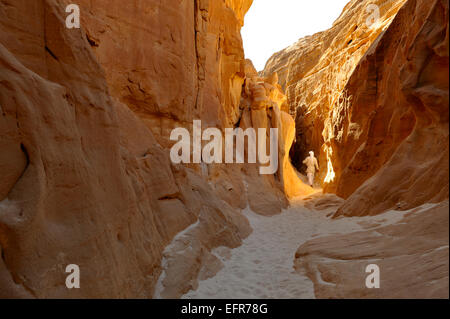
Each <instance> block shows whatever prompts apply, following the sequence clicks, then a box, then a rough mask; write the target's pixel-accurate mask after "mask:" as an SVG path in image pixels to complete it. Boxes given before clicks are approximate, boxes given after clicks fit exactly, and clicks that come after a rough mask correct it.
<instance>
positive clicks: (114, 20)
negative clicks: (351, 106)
mask: <svg viewBox="0 0 450 319" xmlns="http://www.w3.org/2000/svg"><path fill="white" fill-rule="evenodd" d="M79 2H80V7H81V18H82V28H81V29H67V28H66V27H65V17H66V15H67V14H66V13H65V7H66V5H67V4H68V3H69V2H68V1H56V0H46V1H33V2H30V1H25V0H21V1H14V2H10V1H2V2H1V3H0V17H1V19H0V20H1V25H2V28H1V30H2V31H1V32H0V42H1V45H0V61H1V72H0V86H1V90H0V105H1V111H0V124H1V125H0V132H1V137H0V147H1V152H0V153H1V155H0V175H1V186H0V201H1V202H0V246H1V248H0V249H1V256H2V258H1V260H0V287H1V289H0V297H37V298H49V297H51V298H72V297H84V298H88V297H95V298H98V297H103V298H105V297H112V298H118V297H121V298H125V297H133V298H149V297H152V296H153V295H154V290H155V286H156V284H157V281H158V278H159V276H160V274H161V261H162V258H163V251H164V248H165V247H166V246H168V245H169V244H170V243H171V242H172V241H173V239H174V237H175V236H176V234H178V233H180V232H181V231H182V230H186V229H187V230H186V233H187V235H188V238H187V239H186V238H185V240H184V244H185V245H188V246H190V248H191V249H192V253H191V254H190V255H189V256H186V255H183V254H178V255H177V256H176V258H175V259H171V262H170V263H169V267H168V268H167V269H166V272H173V271H176V270H179V271H180V272H179V273H178V275H177V276H170V278H169V279H167V280H163V286H164V289H163V291H162V292H161V294H162V295H164V296H171V297H174V296H175V297H176V296H179V295H181V294H182V293H184V292H186V291H187V289H189V288H190V287H191V286H192V285H195V282H196V280H197V279H196V278H197V276H198V273H199V272H200V271H201V269H203V268H205V267H207V266H206V265H204V264H205V263H207V262H208V260H209V259H210V258H208V252H209V251H210V250H211V249H212V248H214V247H217V246H227V247H236V246H238V245H240V243H241V240H242V239H243V238H245V237H246V236H247V235H248V234H249V233H250V231H251V229H250V227H249V224H248V221H247V220H246V219H245V218H244V217H243V216H242V215H241V214H240V212H239V209H238V208H239V207H242V206H244V207H245V205H246V200H247V199H246V198H245V196H243V197H244V200H243V201H241V200H240V196H239V195H237V196H234V198H231V197H229V196H230V195H228V197H226V196H225V195H224V192H221V191H220V190H216V189H215V188H218V187H219V186H221V187H222V188H225V186H224V185H225V184H226V183H227V178H226V176H225V177H224V178H223V179H221V183H222V185H220V183H216V184H212V183H208V180H207V179H206V178H204V177H203V176H202V175H201V173H200V172H199V171H200V170H199V168H198V167H188V166H183V165H173V164H171V162H170V159H169V155H168V149H167V145H166V144H165V141H164V139H167V137H168V136H169V135H168V133H167V130H168V129H169V128H170V127H171V126H174V125H175V124H177V125H178V123H187V122H189V121H191V120H192V119H193V118H196V117H199V118H201V119H202V120H204V121H205V122H207V123H209V124H217V125H219V126H220V125H222V126H225V125H228V124H230V123H234V121H235V120H236V119H237V118H238V115H237V114H238V113H239V102H240V96H241V88H242V84H243V81H244V76H245V74H244V67H245V61H244V59H243V51H242V46H241V40H240V35H239V29H240V26H241V25H242V18H243V15H244V13H245V12H246V10H247V9H248V7H249V5H250V3H251V1H209V2H208V1H194V2H192V1H182V2H180V1H171V2H170V3H169V2H168V1H164V3H162V2H160V1H150V2H151V5H148V6H147V5H145V4H144V2H141V1H127V2H126V3H124V2H123V1H95V2H94V1H79ZM205 15H206V16H205ZM210 21H211V23H209V22H210ZM216 51H218V52H219V53H220V54H217V53H216ZM230 78H231V79H233V80H232V81H230ZM233 103H234V104H233ZM223 105H227V106H228V108H225V107H223ZM186 125H187V124H186ZM169 132H170V130H169ZM158 142H159V143H158ZM231 174H232V173H230V175H231ZM236 175H237V173H236ZM237 176H239V175H237ZM230 180H231V184H232V187H231V189H230V188H229V187H226V189H227V192H228V193H233V192H236V193H237V194H241V193H242V192H241V191H242V190H244V193H245V189H244V186H243V179H242V178H241V177H240V178H239V179H237V178H236V177H235V176H234V177H233V178H232V177H230ZM254 183H256V181H255V182H254ZM226 186H228V185H226ZM280 194H281V195H283V194H282V193H281V191H280ZM236 198H237V200H236ZM283 198H284V197H283V196H280V199H278V201H279V202H280V204H279V205H278V206H277V205H276V206H277V207H278V209H280V207H282V205H286V204H285V203H282V202H283ZM284 201H285V199H284ZM229 202H230V203H232V205H230V204H229ZM189 226H190V227H189ZM181 248H182V247H180V249H181ZM69 264H77V265H79V267H80V271H81V278H82V282H81V289H73V290H69V289H67V288H66V285H65V279H66V276H67V274H66V273H65V268H66V266H67V265H69ZM30 265H33V267H30ZM171 265H173V266H171ZM177 265H185V267H183V268H182V269H177V267H178V266H177Z"/></svg>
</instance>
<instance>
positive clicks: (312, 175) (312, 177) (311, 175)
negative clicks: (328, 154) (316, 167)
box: [308, 173, 314, 186]
mask: <svg viewBox="0 0 450 319" xmlns="http://www.w3.org/2000/svg"><path fill="white" fill-rule="evenodd" d="M308 184H309V185H311V186H312V185H314V173H308Z"/></svg>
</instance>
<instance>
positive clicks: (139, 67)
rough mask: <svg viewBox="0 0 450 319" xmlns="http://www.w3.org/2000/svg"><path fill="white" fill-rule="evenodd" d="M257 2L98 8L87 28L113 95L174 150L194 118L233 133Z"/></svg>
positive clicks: (91, 6)
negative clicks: (248, 17) (177, 136)
mask: <svg viewBox="0 0 450 319" xmlns="http://www.w3.org/2000/svg"><path fill="white" fill-rule="evenodd" d="M252 2H253V0H220V1H216V0H206V1H204V0H193V1H179V0H169V1H157V0H149V1H137V0H132V1H127V2H126V3H125V4H124V3H123V2H121V1H112V2H111V1H108V0H100V1H90V0H81V1H79V4H80V6H81V10H82V12H83V13H84V14H83V15H82V25H83V26H84V28H85V30H86V33H87V37H88V38H89V39H90V43H91V45H92V46H93V51H94V52H95V54H96V56H97V59H98V61H99V63H100V64H101V65H102V67H103V68H104V69H105V73H106V79H107V82H108V84H109V87H110V91H111V94H112V95H113V96H114V97H116V98H117V99H119V100H120V101H121V102H123V103H124V104H126V105H127V106H128V107H129V108H130V109H131V110H133V111H134V112H135V113H136V114H138V115H139V117H140V118H141V119H143V121H144V123H146V125H147V126H148V127H149V128H150V129H151V130H152V132H153V133H154V134H155V137H156V138H157V140H158V141H159V142H160V143H161V144H163V145H165V146H167V143H168V141H167V140H168V138H169V136H170V131H171V130H172V129H173V128H174V127H180V126H182V127H186V128H189V126H190V125H192V121H193V120H194V119H201V120H202V121H203V122H204V124H205V125H208V126H210V127H232V126H233V125H234V124H236V123H237V122H238V119H239V103H240V96H241V89H242V84H243V82H244V76H245V73H244V67H245V60H244V51H243V47H242V39H241V35H240V29H241V27H242V25H243V18H244V15H245V13H246V12H247V11H248V9H249V8H250V5H251V4H252Z"/></svg>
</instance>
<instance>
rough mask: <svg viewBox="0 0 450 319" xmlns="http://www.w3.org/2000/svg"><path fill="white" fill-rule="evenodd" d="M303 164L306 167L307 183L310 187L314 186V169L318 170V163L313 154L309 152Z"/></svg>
mask: <svg viewBox="0 0 450 319" xmlns="http://www.w3.org/2000/svg"><path fill="white" fill-rule="evenodd" d="M303 164H305V165H306V167H307V168H306V174H307V176H308V183H309V185H310V186H311V187H312V186H313V185H314V175H315V174H316V169H317V170H319V163H318V162H317V158H315V157H314V152H312V151H311V152H309V156H308V157H307V158H305V160H304V161H303Z"/></svg>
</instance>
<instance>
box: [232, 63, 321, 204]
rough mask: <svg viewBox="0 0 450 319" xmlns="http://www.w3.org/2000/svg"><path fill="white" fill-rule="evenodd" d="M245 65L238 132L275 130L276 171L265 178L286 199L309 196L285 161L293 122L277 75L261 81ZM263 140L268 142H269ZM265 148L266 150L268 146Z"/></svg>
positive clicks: (292, 132) (287, 160)
mask: <svg viewBox="0 0 450 319" xmlns="http://www.w3.org/2000/svg"><path fill="white" fill-rule="evenodd" d="M247 64H248V65H247V67H246V71H247V73H246V79H245V84H244V89H243V92H242V98H241V109H242V111H243V116H242V118H243V119H244V120H243V121H241V128H243V129H247V128H248V127H253V128H255V129H259V128H266V130H267V133H268V134H269V132H270V129H277V132H278V151H277V156H278V166H279V170H278V171H277V173H276V174H275V176H271V175H270V176H268V177H267V178H268V179H274V180H275V182H279V183H280V188H281V189H282V190H283V192H284V194H286V196H287V197H288V198H293V197H297V196H304V195H309V194H311V193H312V192H313V189H312V188H311V187H309V186H308V185H306V184H304V183H303V182H302V181H301V180H300V178H299V177H298V175H297V172H296V170H295V168H294V167H293V166H292V164H291V159H290V157H289V151H290V149H291V146H292V143H293V142H294V137H295V122H294V119H293V118H292V116H291V115H289V114H288V113H287V112H286V111H287V101H286V96H285V95H284V93H283V91H282V88H281V86H280V84H279V83H278V81H279V79H278V74H277V73H273V74H271V75H270V76H269V77H267V78H261V77H259V76H257V72H256V70H255V68H254V67H253V65H252V64H251V62H250V61H247ZM246 117H247V119H246ZM258 138H259V137H258ZM267 140H268V141H269V138H268V139H267ZM266 148H267V149H269V148H270V146H269V144H268V145H267V146H266ZM265 196H267V195H265ZM251 202H252V201H251V200H250V203H251ZM256 211H259V210H256ZM272 211H273V210H272Z"/></svg>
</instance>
